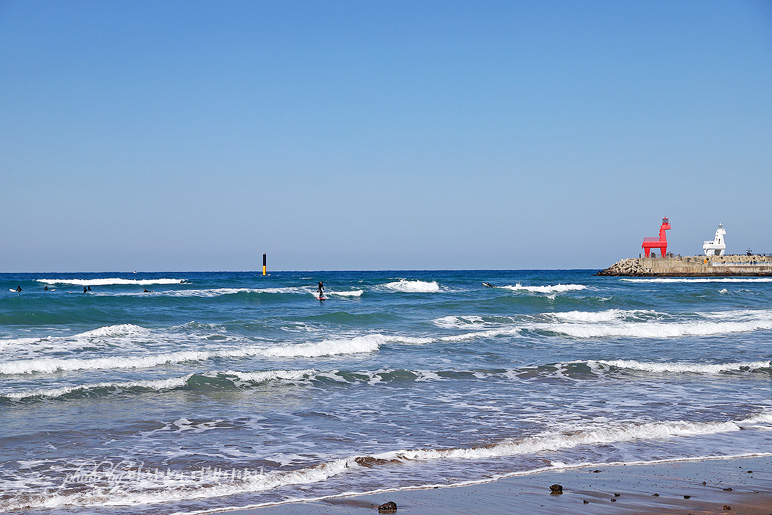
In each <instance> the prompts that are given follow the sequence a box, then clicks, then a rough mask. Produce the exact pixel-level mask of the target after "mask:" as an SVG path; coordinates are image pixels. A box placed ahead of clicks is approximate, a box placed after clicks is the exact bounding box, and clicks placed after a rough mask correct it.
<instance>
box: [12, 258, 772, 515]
mask: <svg viewBox="0 0 772 515" xmlns="http://www.w3.org/2000/svg"><path fill="white" fill-rule="evenodd" d="M593 272H594V271H587V270H579V271H490V272H486V271H422V272H399V271H382V272H278V273H277V272H274V273H271V274H270V275H269V276H268V277H262V276H261V275H260V274H259V273H152V274H150V273H134V274H126V273H106V274H90V273H89V274H86V273H80V274H61V273H50V274H0V287H2V291H0V351H2V356H1V357H0V511H4V510H13V509H17V510H21V511H24V512H25V513H70V512H73V511H76V512H78V513H99V514H108V513H109V514H113V513H125V512H126V511H127V510H128V511H131V512H133V513H154V514H165V513H190V512H196V511H200V510H210V509H225V508H238V507H245V506H258V505H263V504H266V503H274V502H280V501H286V500H293V499H310V498H318V497H322V496H328V495H335V494H340V493H343V492H367V491H372V490H376V489H380V488H398V487H410V486H420V485H449V484H456V483H460V482H464V481H473V480H481V479H488V478H496V477H501V476H504V475H507V474H513V473H522V472H529V471H537V470H541V469H545V468H555V467H564V466H570V465H576V464H583V463H592V464H603V463H610V462H639V461H650V460H662V459H677V458H683V457H707V456H734V455H746V454H753V453H765V452H769V451H770V450H772V397H771V394H772V367H771V366H770V359H772V281H771V280H769V279H765V278H748V279H742V278H739V279H738V278H733V279H667V280H665V279H661V280H655V279H626V278H614V277H594V276H593V275H592V273H593ZM317 281H324V284H325V287H326V290H327V298H328V300H326V301H324V302H320V301H319V300H317V299H316V298H315V296H314V292H315V289H316V283H317ZM483 282H489V283H491V284H493V285H496V286H497V288H488V287H485V286H483V284H482V283H483ZM17 286H21V288H22V289H23V292H21V293H15V292H11V291H10V290H11V289H15V288H16V287H17ZM45 286H48V288H49V291H44V287H45ZM84 286H90V287H91V292H90V293H85V294H84V293H83V287H84ZM145 289H147V290H152V291H151V292H149V293H145V292H144V291H143V290H145ZM127 506H130V508H127Z"/></svg>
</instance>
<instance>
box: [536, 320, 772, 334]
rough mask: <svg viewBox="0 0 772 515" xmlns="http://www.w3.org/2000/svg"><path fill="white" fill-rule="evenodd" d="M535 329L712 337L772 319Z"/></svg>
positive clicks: (767, 324)
mask: <svg viewBox="0 0 772 515" xmlns="http://www.w3.org/2000/svg"><path fill="white" fill-rule="evenodd" d="M534 328H535V329H541V330H546V331H551V332H555V333H560V334H565V335H567V336H573V337H576V338H600V337H608V336H610V337H631V338H674V337H678V336H712V335H718V334H728V333H740V332H749V331H758V330H765V329H772V319H758V320H748V321H737V322H734V321H726V322H708V321H693V322H620V323H608V324H543V325H542V324H537V325H535V326H534Z"/></svg>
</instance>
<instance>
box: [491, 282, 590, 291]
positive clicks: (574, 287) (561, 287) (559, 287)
mask: <svg viewBox="0 0 772 515" xmlns="http://www.w3.org/2000/svg"><path fill="white" fill-rule="evenodd" d="M500 288H503V289H506V290H512V291H527V292H531V293H565V292H568V291H580V290H584V289H585V288H587V286H585V285H583V284H555V285H546V286H523V285H522V284H520V283H517V284H515V285H514V286H512V285H505V286H500Z"/></svg>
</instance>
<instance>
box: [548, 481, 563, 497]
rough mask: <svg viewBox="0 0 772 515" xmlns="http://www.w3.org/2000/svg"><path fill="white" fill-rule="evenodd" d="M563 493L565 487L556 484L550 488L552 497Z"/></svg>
mask: <svg viewBox="0 0 772 515" xmlns="http://www.w3.org/2000/svg"><path fill="white" fill-rule="evenodd" d="M562 493H563V486H561V485H558V484H554V485H552V486H550V494H552V495H558V494H562Z"/></svg>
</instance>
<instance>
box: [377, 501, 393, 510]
mask: <svg viewBox="0 0 772 515" xmlns="http://www.w3.org/2000/svg"><path fill="white" fill-rule="evenodd" d="M395 511H397V503H395V502H394V501H389V502H387V503H383V504H381V505H380V506H378V513H394V512H395Z"/></svg>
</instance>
